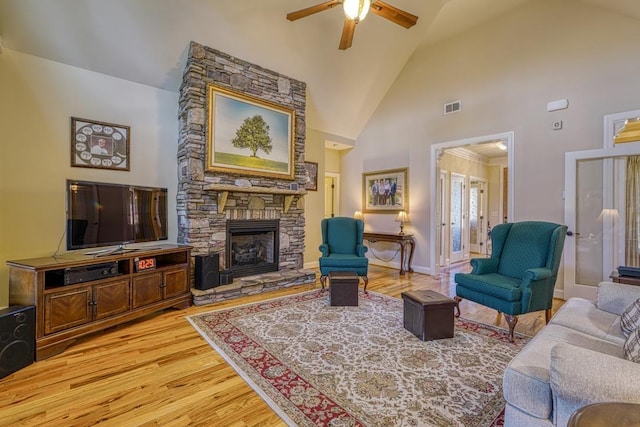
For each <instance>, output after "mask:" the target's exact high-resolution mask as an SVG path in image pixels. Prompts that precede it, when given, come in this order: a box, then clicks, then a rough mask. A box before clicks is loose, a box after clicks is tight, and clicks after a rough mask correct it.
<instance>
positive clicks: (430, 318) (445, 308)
mask: <svg viewBox="0 0 640 427" xmlns="http://www.w3.org/2000/svg"><path fill="white" fill-rule="evenodd" d="M401 295H402V300H403V301H404V318H403V323H404V328H405V329H406V330H408V331H409V332H411V333H412V334H414V335H415V336H417V337H418V338H420V339H421V340H422V341H431V340H439V339H442V338H453V309H454V307H455V306H456V302H455V300H453V299H452V298H449V297H447V296H445V295H442V294H439V293H438V292H435V291H410V292H403V293H402V294H401Z"/></svg>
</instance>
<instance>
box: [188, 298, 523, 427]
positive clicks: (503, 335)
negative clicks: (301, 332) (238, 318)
mask: <svg viewBox="0 0 640 427" xmlns="http://www.w3.org/2000/svg"><path fill="white" fill-rule="evenodd" d="M327 295H328V293H324V294H322V293H321V291H320V290H318V289H314V290H310V291H305V292H300V293H296V294H291V295H285V296H280V297H274V298H269V299H265V300H261V301H254V302H248V303H243V304H238V305H235V306H232V307H224V308H219V309H214V310H210V311H207V312H202V313H197V314H192V315H189V316H185V318H186V320H187V321H188V322H189V323H190V324H191V325H192V326H193V328H194V329H195V330H196V331H197V332H198V333H199V334H200V335H201V336H202V337H203V338H204V339H205V341H206V342H207V343H208V344H209V345H210V346H211V348H213V350H215V351H216V352H217V353H218V354H219V355H220V356H221V357H222V358H223V359H224V360H225V361H226V362H227V363H228V364H229V365H230V366H231V367H232V368H233V369H234V371H235V372H236V373H237V374H238V375H239V376H240V377H241V378H242V379H243V380H244V381H245V382H246V383H247V384H248V385H249V386H250V387H251V389H252V390H253V391H255V392H256V393H257V394H258V395H259V396H260V397H261V398H262V399H263V400H264V401H265V402H266V403H267V405H268V406H269V407H270V408H271V409H272V410H273V411H274V412H275V413H276V414H277V415H278V416H279V417H280V418H281V419H282V420H283V422H285V423H286V424H287V425H289V426H297V425H298V423H296V422H294V421H293V420H292V418H291V417H290V416H289V415H287V413H286V412H285V410H284V409H283V408H282V407H281V406H280V405H278V403H276V401H275V400H274V399H273V398H271V397H270V396H269V395H268V393H267V392H266V391H265V390H264V389H263V388H262V387H261V386H260V385H259V384H257V383H256V382H255V381H254V380H253V379H252V378H251V377H250V373H249V372H246V371H245V369H244V368H243V367H241V366H239V365H238V363H236V362H235V361H234V359H233V355H232V354H228V353H227V351H226V350H225V349H223V348H221V347H220V346H219V345H218V344H217V343H216V342H215V341H214V340H213V339H212V338H211V337H210V336H209V335H208V331H205V330H203V329H202V328H200V326H198V325H197V323H196V320H195V319H197V318H201V317H205V316H209V315H219V314H221V313H226V312H232V311H236V310H239V309H243V308H248V307H252V306H255V307H259V306H261V305H264V304H267V305H270V304H273V303H274V302H277V301H282V300H289V299H293V300H294V301H295V303H300V302H304V301H308V300H313V299H317V298H318V297H322V296H327ZM360 297H361V298H362V297H363V294H362V292H360ZM366 297H367V298H370V299H371V300H372V301H376V300H377V302H382V303H386V304H399V303H402V299H400V298H396V297H392V296H389V295H385V294H381V293H377V292H374V291H369V292H368V295H367V296H366ZM371 297H373V298H371ZM273 308H275V307H273ZM246 314H250V313H245V315H246ZM456 321H459V322H461V323H463V324H464V326H465V329H466V330H468V331H470V332H474V333H477V334H479V335H483V336H485V337H487V338H491V339H495V340H498V341H500V342H502V343H505V344H511V345H516V344H512V343H510V342H509V339H508V337H507V331H506V329H503V328H500V327H497V326H494V325H489V324H486V323H482V322H478V321H474V320H469V319H465V318H464V317H460V318H458V319H456ZM482 328H484V329H485V330H487V331H491V332H493V334H491V335H487V334H483V333H482V331H481V330H482ZM514 335H515V337H516V338H517V339H518V341H520V340H524V341H525V342H526V341H528V340H529V339H530V338H531V337H530V336H528V335H525V334H519V333H515V334H514ZM518 346H519V347H520V348H522V347H523V346H524V342H523V343H521V344H518ZM302 378H304V377H302ZM501 416H502V414H501V415H498V416H497V418H496V419H495V420H494V421H493V424H492V425H501V423H500V422H499V420H500V418H501ZM496 422H497V424H496Z"/></svg>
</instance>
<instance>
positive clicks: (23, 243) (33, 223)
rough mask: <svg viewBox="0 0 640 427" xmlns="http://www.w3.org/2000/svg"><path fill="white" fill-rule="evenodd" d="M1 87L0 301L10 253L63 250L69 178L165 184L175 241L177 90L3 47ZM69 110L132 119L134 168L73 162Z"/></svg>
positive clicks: (101, 117) (20, 255)
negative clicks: (89, 166) (78, 165)
mask: <svg viewBox="0 0 640 427" xmlns="http://www.w3.org/2000/svg"><path fill="white" fill-rule="evenodd" d="M0 94H1V95H0V129H1V130H2V132H1V135H2V136H1V137H0V138H1V141H0V212H1V213H0V306H5V305H7V304H8V270H7V267H6V264H5V263H6V261H7V260H10V259H23V258H32V257H40V256H51V255H53V254H54V253H55V252H56V250H57V248H58V245H60V250H61V252H65V249H66V246H65V242H66V240H64V236H63V233H64V231H65V194H66V193H65V180H67V179H82V180H87V181H100V182H114V183H126V184H138V185H146V186H161V187H166V188H168V189H169V242H175V240H176V236H177V227H176V221H177V216H176V202H175V197H176V185H177V178H176V176H177V164H176V152H177V139H178V138H177V106H178V95H177V93H172V92H168V91H163V90H158V89H155V88H152V87H149V86H144V85H140V84H136V83H132V82H129V81H125V80H120V79H115V78H113V77H109V76H106V75H103V74H97V73H93V72H90V71H86V70H82V69H79V68H75V67H70V66H66V65H62V64H59V63H55V62H51V61H47V60H44V59H41V58H37V57H34V56H30V55H25V54H22V53H19V52H16V51H12V50H10V49H4V51H3V53H2V54H1V55H0ZM72 116H73V117H81V118H87V119H95V120H99V121H105V122H111V123H116V124H121V125H128V126H130V127H131V146H130V150H131V153H130V156H131V171H130V172H123V171H110V170H103V169H87V168H72V167H71V166H70V138H71V137H70V129H71V117H72ZM63 256H64V255H63Z"/></svg>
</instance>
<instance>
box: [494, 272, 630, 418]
mask: <svg viewBox="0 0 640 427" xmlns="http://www.w3.org/2000/svg"><path fill="white" fill-rule="evenodd" d="M638 298H640V286H632V285H623V284H619V283H612V282H602V283H600V284H599V286H598V296H597V301H596V302H593V301H590V300H587V299H583V298H570V299H569V300H567V301H566V302H565V303H564V304H563V305H562V307H561V308H560V309H559V310H558V312H557V313H555V315H554V316H553V317H552V318H551V321H550V322H549V324H547V325H546V326H544V327H543V328H542V330H541V331H540V332H538V334H536V336H535V337H533V338H532V339H531V341H530V342H529V343H527V345H526V346H525V347H524V348H523V349H522V351H521V352H520V353H519V354H518V355H517V356H516V357H515V358H514V359H513V360H512V361H511V362H510V363H509V366H508V367H507V369H506V371H505V374H504V380H503V387H504V397H505V400H506V402H507V404H506V409H505V426H506V427H516V426H517V427H527V426H566V425H567V422H568V420H569V418H570V417H571V414H572V413H573V412H574V411H576V410H577V409H579V408H581V407H583V406H585V405H588V404H590V403H595V402H609V401H617V402H635V403H640V364H638V363H634V362H632V361H630V360H627V359H625V356H624V350H623V346H624V344H625V341H626V336H625V334H624V333H623V331H622V328H621V326H620V320H621V315H622V314H623V313H624V311H625V310H626V309H627V307H629V306H630V305H631V304H633V303H634V301H636V300H637V299H638Z"/></svg>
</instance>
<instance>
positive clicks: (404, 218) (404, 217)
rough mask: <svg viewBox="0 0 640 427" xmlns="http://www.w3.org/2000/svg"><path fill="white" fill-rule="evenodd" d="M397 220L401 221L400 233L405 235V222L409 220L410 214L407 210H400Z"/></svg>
mask: <svg viewBox="0 0 640 427" xmlns="http://www.w3.org/2000/svg"><path fill="white" fill-rule="evenodd" d="M396 222H399V223H400V233H398V234H400V235H401V236H403V235H404V224H405V222H409V216H408V215H407V212H406V211H400V212H398V216H397V218H396Z"/></svg>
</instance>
